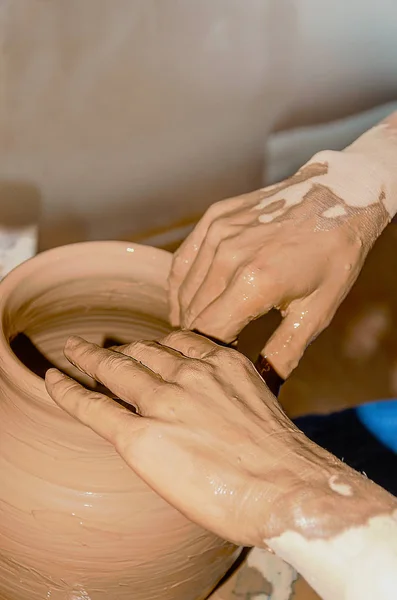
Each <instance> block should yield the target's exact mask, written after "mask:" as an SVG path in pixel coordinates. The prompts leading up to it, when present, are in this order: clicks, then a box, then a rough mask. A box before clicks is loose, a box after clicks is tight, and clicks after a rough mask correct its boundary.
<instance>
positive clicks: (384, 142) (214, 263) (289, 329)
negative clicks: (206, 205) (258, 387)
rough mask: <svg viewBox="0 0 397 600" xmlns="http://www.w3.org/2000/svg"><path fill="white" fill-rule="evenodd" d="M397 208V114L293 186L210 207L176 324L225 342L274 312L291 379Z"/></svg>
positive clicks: (281, 360) (189, 248) (268, 352)
mask: <svg viewBox="0 0 397 600" xmlns="http://www.w3.org/2000/svg"><path fill="white" fill-rule="evenodd" d="M396 211H397V114H396V113H395V114H393V115H391V116H390V117H389V118H388V119H386V120H385V121H384V122H382V123H381V124H379V125H378V126H376V127H374V128H373V129H371V130H369V131H368V132H367V133H365V134H364V135H363V136H361V137H360V138H359V139H358V140H357V141H356V142H354V143H353V144H352V145H351V146H349V147H348V148H346V149H345V150H343V151H341V152H334V151H329V150H325V151H323V152H319V153H318V154H316V155H315V156H314V157H313V158H312V159H311V160H310V161H309V162H308V163H307V164H305V165H304V166H303V167H302V168H301V169H299V171H298V172H297V173H295V174H294V175H292V176H291V177H290V178H289V179H286V180H285V181H282V182H280V183H278V184H276V185H273V186H270V187H268V188H264V189H261V190H257V191H255V192H252V193H250V194H245V195H243V196H240V197H238V198H232V199H229V200H225V201H223V202H218V203H216V204H214V205H213V206H212V207H211V208H210V209H209V210H208V211H207V213H206V214H205V215H204V217H203V218H202V219H201V221H200V222H199V223H198V225H197V227H196V228H195V230H194V231H193V232H192V233H191V235H190V236H189V237H188V238H187V239H186V241H185V242H184V243H183V244H182V246H181V247H180V249H179V250H178V251H177V252H176V253H175V255H174V260H173V265H172V269H171V274H170V279H169V283H170V305H171V321H172V323H173V325H175V326H179V325H180V326H182V327H184V328H187V329H192V330H198V331H201V332H202V333H205V334H207V335H209V336H212V337H214V338H217V339H220V340H223V341H225V342H232V341H233V340H235V339H236V337H237V336H238V335H239V333H240V332H241V331H242V329H243V328H244V327H245V326H246V325H247V324H248V323H249V322H250V321H252V320H253V319H256V318H257V317H260V316H261V315H263V314H266V313H267V312H268V311H270V310H271V309H272V308H277V309H278V310H280V312H281V315H282V317H283V320H282V322H281V324H280V326H279V327H278V329H277V330H276V331H275V333H274V335H273V336H272V337H271V339H270V340H268V342H267V343H266V345H265V347H264V349H263V351H262V353H263V355H265V356H266V357H267V358H268V360H269V362H271V363H272V365H273V367H274V368H275V369H276V371H277V372H278V373H279V374H280V375H281V376H282V377H283V378H284V379H285V378H287V377H288V375H289V374H290V373H291V371H292V370H293V369H294V368H295V367H296V366H297V364H298V362H299V360H300V358H301V356H302V355H303V353H304V351H305V349H306V347H307V346H308V345H309V344H310V343H311V342H312V341H313V340H314V339H315V338H316V337H317V336H318V335H319V334H320V333H321V331H323V330H324V329H325V328H326V327H327V326H328V324H329V323H330V322H331V320H332V319H333V317H334V315H335V312H336V311H337V309H338V307H339V305H340V304H341V302H342V301H343V299H344V298H345V297H346V295H347V294H348V293H349V291H350V289H351V287H352V286H353V284H354V283H355V281H356V279H357V277H358V275H359V273H360V271H361V268H362V266H363V264H364V261H365V259H366V257H367V255H368V252H369V251H370V250H371V248H372V246H373V244H374V242H375V241H376V239H377V238H378V237H379V235H380V234H381V232H382V231H383V229H384V228H385V227H386V225H387V224H388V223H389V222H390V220H391V218H392V217H393V216H394V215H395V214H396Z"/></svg>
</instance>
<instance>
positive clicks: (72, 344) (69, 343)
mask: <svg viewBox="0 0 397 600" xmlns="http://www.w3.org/2000/svg"><path fill="white" fill-rule="evenodd" d="M87 343H88V342H87V341H86V340H85V339H83V338H82V337H80V336H78V335H71V336H69V337H68V339H67V340H66V343H65V350H74V349H75V348H77V346H80V345H81V344H87Z"/></svg>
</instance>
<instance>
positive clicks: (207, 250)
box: [178, 207, 257, 328]
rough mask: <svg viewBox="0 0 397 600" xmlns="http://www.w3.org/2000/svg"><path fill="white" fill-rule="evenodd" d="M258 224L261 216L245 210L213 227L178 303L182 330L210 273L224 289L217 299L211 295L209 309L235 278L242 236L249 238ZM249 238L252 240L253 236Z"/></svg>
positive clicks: (182, 287)
mask: <svg viewBox="0 0 397 600" xmlns="http://www.w3.org/2000/svg"><path fill="white" fill-rule="evenodd" d="M240 208H241V207H240ZM254 221H257V215H256V214H254V213H252V212H251V211H248V210H246V207H244V208H243V210H239V211H235V212H232V213H229V214H228V215H226V216H225V215H224V216H222V217H219V218H218V219H215V220H214V221H213V222H212V223H211V225H210V226H209V228H208V231H207V235H206V237H205V239H204V240H203V242H202V244H201V248H200V250H199V252H198V254H197V256H196V259H195V261H194V263H193V265H192V267H191V269H190V270H189V272H188V273H187V275H186V277H185V279H184V281H183V282H182V284H181V286H180V288H179V295H178V299H179V311H180V323H181V326H182V327H184V328H189V321H188V318H187V315H188V309H189V306H190V305H191V303H192V302H193V300H194V298H195V296H196V294H197V293H198V290H199V289H200V288H201V286H202V285H203V283H204V281H205V280H206V279H207V278H208V275H209V272H210V270H214V271H215V273H214V280H215V281H216V282H217V286H216V287H217V289H219V288H221V289H219V292H218V293H217V294H216V295H210V296H209V297H208V298H207V302H206V304H205V306H207V305H208V304H209V303H210V302H212V301H213V300H215V298H216V297H217V296H218V295H219V294H220V293H221V291H223V289H224V288H225V287H226V285H227V283H228V282H229V281H230V279H231V278H232V277H233V274H234V272H235V271H236V269H237V268H238V259H239V256H240V255H241V247H240V243H242V240H241V239H240V236H239V234H240V233H242V234H243V235H242V238H244V237H247V236H246V235H245V236H244V232H245V233H247V232H250V231H251V227H249V228H248V225H252V223H253V222H254ZM248 237H249V238H251V239H252V235H251V236H248ZM222 286H223V288H222ZM207 289H208V288H207ZM208 291H209V290H208ZM205 306H204V307H203V308H205Z"/></svg>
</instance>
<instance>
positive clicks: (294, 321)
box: [261, 296, 331, 379]
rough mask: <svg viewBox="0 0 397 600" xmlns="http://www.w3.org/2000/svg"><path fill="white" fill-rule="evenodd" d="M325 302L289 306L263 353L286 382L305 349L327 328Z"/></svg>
mask: <svg viewBox="0 0 397 600" xmlns="http://www.w3.org/2000/svg"><path fill="white" fill-rule="evenodd" d="M324 306H325V305H324V302H321V300H320V298H319V297H317V298H316V299H315V297H314V296H310V297H309V298H305V299H304V300H301V301H296V302H294V303H293V304H291V305H290V307H289V309H288V310H287V314H286V315H285V317H284V319H283V320H282V322H281V324H280V325H279V327H278V328H277V329H276V331H275V332H274V334H273V335H272V336H271V338H270V339H269V341H268V342H267V344H266V346H265V347H264V349H263V351H262V353H261V354H262V355H264V356H265V357H266V358H267V360H268V361H269V362H270V363H271V365H272V366H273V368H274V369H275V370H276V371H277V373H278V374H279V375H280V376H281V377H282V378H283V379H286V378H287V377H288V376H289V375H290V374H291V373H292V371H293V370H294V369H295V367H297V365H298V363H299V361H300V359H301V358H302V356H303V354H304V352H305V350H306V348H307V347H308V346H309V345H310V344H311V343H312V342H313V341H314V339H315V338H316V337H317V336H318V335H319V334H320V333H321V332H322V331H323V330H324V329H325V328H326V327H327V325H328V324H329V322H330V320H331V319H330V318H328V319H326V318H325V317H324Z"/></svg>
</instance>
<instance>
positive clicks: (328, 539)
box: [46, 332, 397, 600]
mask: <svg viewBox="0 0 397 600" xmlns="http://www.w3.org/2000/svg"><path fill="white" fill-rule="evenodd" d="M65 354H66V356H67V357H68V359H69V360H70V361H71V362H72V363H73V364H75V365H76V366H78V367H79V368H80V370H82V371H83V372H85V373H87V374H89V375H91V376H92V377H94V378H95V379H96V380H98V381H100V382H101V383H102V384H103V385H105V386H106V387H107V388H109V389H110V390H111V391H112V392H113V393H114V394H116V396H117V397H118V398H120V399H122V400H124V401H125V402H126V403H128V404H130V405H131V406H134V407H135V409H136V411H137V414H134V413H132V412H131V411H129V410H127V409H126V408H124V407H122V406H120V405H119V404H117V403H116V402H115V401H113V400H111V399H110V398H107V397H106V396H103V395H101V394H99V393H94V392H91V391H88V390H86V389H85V388H83V387H82V386H81V385H80V384H78V383H76V382H74V381H73V380H71V379H69V378H68V377H66V376H64V375H62V374H61V373H59V372H58V371H56V370H50V371H49V372H48V374H47V377H46V384H47V389H48V392H49V393H50V395H51V396H52V397H53V398H54V400H55V401H56V402H57V403H58V404H59V406H61V407H62V408H64V409H65V410H66V411H67V412H68V413H69V414H71V415H72V416H74V417H76V418H77V419H79V420H80V421H81V422H82V423H84V424H86V425H88V426H89V427H91V428H92V429H93V430H94V431H96V432H97V433H98V434H99V435H101V436H102V437H104V438H105V439H107V440H109V442H111V443H112V444H113V445H114V446H115V448H116V449H117V451H118V452H119V454H120V455H121V456H122V457H123V458H124V460H125V461H126V462H127V464H128V465H130V467H131V468H132V469H133V470H134V471H135V472H136V473H137V474H138V475H139V476H140V477H142V479H144V480H145V481H146V482H147V483H148V484H149V485H150V486H151V487H152V488H153V489H154V490H155V491H157V492H158V494H160V495H161V496H162V497H163V498H164V499H165V500H167V501H168V502H169V503H171V504H173V505H174V506H175V507H176V508H177V509H179V510H180V511H181V512H183V513H184V514H185V515H186V516H187V517H188V518H190V519H192V520H194V521H195V522H196V523H198V524H200V525H202V526H203V527H205V528H207V529H210V530H212V531H213V532H214V533H217V534H219V535H220V536H222V537H224V538H226V539H228V540H230V541H233V542H236V543H239V544H245V545H256V546H260V547H262V548H264V547H268V548H270V549H272V550H273V551H275V552H276V553H277V554H279V555H280V556H281V558H284V560H286V561H287V562H289V563H290V564H291V565H292V566H293V567H295V569H297V570H298V571H299V572H301V573H302V575H303V576H304V577H305V578H306V579H307V581H308V582H309V583H310V584H311V585H312V586H313V587H314V589H315V590H316V591H317V592H318V593H319V595H320V596H321V597H322V598H324V600H335V598H344V599H345V600H357V598H360V600H367V599H368V600H370V599H371V600H372V598H382V599H385V600H386V599H387V600H393V599H394V598H395V590H396V589H397V501H396V499H395V498H393V497H392V496H390V495H389V494H388V493H386V492H385V491H384V490H382V489H381V488H379V487H378V486H377V485H375V484H374V483H372V482H371V481H369V480H368V479H366V478H365V477H363V476H362V475H361V474H360V473H357V472H355V471H353V470H352V469H350V468H349V467H347V466H346V465H345V464H344V463H341V462H340V461H338V460H337V459H336V458H335V457H333V456H331V455H330V454H328V453H327V452H326V451H325V450H322V449H321V448H319V447H317V446H316V445H315V444H313V443H311V442H310V441H309V440H308V439H307V438H306V437H305V436H304V435H303V434H302V433H301V432H299V431H298V430H297V429H296V428H295V427H294V425H293V424H292V423H291V422H290V421H289V420H288V418H287V417H286V415H285V414H284V413H283V412H282V411H281V409H280V408H279V406H278V404H277V401H276V400H275V398H274V397H273V396H271V394H270V393H269V391H268V389H267V387H266V386H265V385H264V383H263V381H262V380H261V379H260V377H259V376H258V375H257V373H256V372H255V370H254V368H253V366H252V365H251V363H249V361H247V360H246V359H245V358H244V357H243V356H241V355H240V354H238V353H237V352H235V351H233V350H229V349H225V348H220V347H219V346H217V345H216V344H214V343H212V342H211V341H209V340H206V339H205V338H202V337H200V336H196V335H194V334H192V333H187V332H185V333H183V332H179V333H174V334H171V335H170V336H168V337H167V338H166V339H165V340H163V342H162V343H156V342H137V343H134V344H131V345H128V346H125V347H121V348H120V349H119V352H116V351H112V350H105V349H102V348H99V347H98V346H95V345H94V344H89V343H87V342H85V341H83V340H81V339H80V338H72V339H71V340H70V341H69V342H68V344H67V346H66V349H65Z"/></svg>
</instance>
